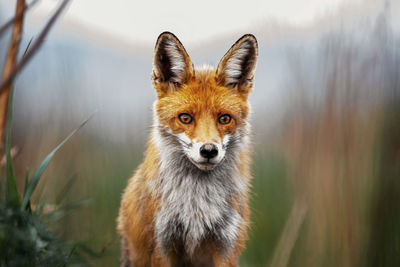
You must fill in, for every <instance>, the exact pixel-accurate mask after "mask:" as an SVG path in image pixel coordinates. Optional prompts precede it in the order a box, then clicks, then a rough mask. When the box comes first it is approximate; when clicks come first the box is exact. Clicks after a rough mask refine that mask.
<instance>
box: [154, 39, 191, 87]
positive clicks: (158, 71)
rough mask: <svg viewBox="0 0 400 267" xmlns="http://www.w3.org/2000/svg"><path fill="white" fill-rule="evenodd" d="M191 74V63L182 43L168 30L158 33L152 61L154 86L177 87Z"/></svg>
mask: <svg viewBox="0 0 400 267" xmlns="http://www.w3.org/2000/svg"><path fill="white" fill-rule="evenodd" d="M192 75H193V65H192V62H191V60H190V58H189V55H188V54H187V53H186V50H185V48H184V47H183V45H182V43H181V42H180V41H179V40H178V38H176V36H175V35H173V34H172V33H170V32H163V33H162V34H160V36H159V37H158V39H157V44H156V47H155V53H154V62H153V82H154V84H155V86H156V87H160V88H161V87H164V88H166V87H171V86H172V87H174V88H175V87H179V86H180V85H181V84H183V83H184V82H186V81H187V80H188V79H189V78H190V77H191V76H192ZM157 89H158V88H157Z"/></svg>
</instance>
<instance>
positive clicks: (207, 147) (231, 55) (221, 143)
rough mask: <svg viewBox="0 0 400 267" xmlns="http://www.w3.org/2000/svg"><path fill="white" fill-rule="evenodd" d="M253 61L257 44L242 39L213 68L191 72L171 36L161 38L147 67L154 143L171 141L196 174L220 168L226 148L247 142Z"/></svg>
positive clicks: (186, 57) (173, 37) (169, 34)
mask: <svg viewBox="0 0 400 267" xmlns="http://www.w3.org/2000/svg"><path fill="white" fill-rule="evenodd" d="M256 60H257V41H256V39H255V37H254V36H253V35H245V36H243V37H242V38H240V39H239V40H238V41H237V42H236V43H235V44H234V45H233V46H232V47H231V49H229V51H228V52H227V53H226V54H225V56H224V57H223V58H222V59H221V61H220V63H219V65H218V67H217V68H215V69H213V68H211V67H203V68H200V69H195V68H194V67H193V64H192V62H191V60H190V58H189V56H188V54H187V52H186V50H185V48H184V47H183V45H182V44H181V42H180V41H179V40H178V39H177V38H176V37H175V36H174V35H173V34H172V33H169V32H165V33H162V34H161V35H160V36H159V38H158V40H157V44H156V48H155V56H154V63H153V66H154V68H153V85H154V87H155V89H156V92H157V96H158V100H157V101H156V103H155V107H154V111H155V120H156V122H155V124H156V127H157V128H158V129H159V132H160V133H161V134H162V135H164V137H159V138H164V139H165V138H169V139H173V140H171V142H172V143H173V144H175V148H176V149H179V150H181V151H183V153H184V155H185V156H186V157H187V159H189V161H190V162H191V163H192V164H193V165H195V166H196V167H197V168H198V169H200V170H202V171H210V170H213V169H214V168H216V167H217V166H219V165H221V164H224V159H225V158H226V153H227V149H229V146H230V145H231V146H232V144H234V143H237V142H235V140H238V139H240V141H241V142H242V141H243V140H242V137H243V136H247V134H244V133H243V132H244V131H246V130H247V118H248V114H249V105H248V103H247V97H248V94H249V92H250V91H251V89H252V86H253V75H254V69H255V65H256ZM156 142H157V140H156ZM158 142H160V140H159V141H158ZM166 153H167V152H166Z"/></svg>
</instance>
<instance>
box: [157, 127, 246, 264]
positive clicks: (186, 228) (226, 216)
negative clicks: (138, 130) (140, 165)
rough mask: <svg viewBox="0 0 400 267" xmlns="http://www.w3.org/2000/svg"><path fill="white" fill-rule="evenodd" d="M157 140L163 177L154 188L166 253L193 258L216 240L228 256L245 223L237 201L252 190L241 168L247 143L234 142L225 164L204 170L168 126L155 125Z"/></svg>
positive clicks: (161, 242) (161, 241) (159, 240)
mask: <svg viewBox="0 0 400 267" xmlns="http://www.w3.org/2000/svg"><path fill="white" fill-rule="evenodd" d="M238 136H239V137H245V136H246V135H245V134H243V133H238ZM152 138H153V142H154V143H155V145H156V147H157V148H158V151H159V173H158V177H157V179H155V180H154V184H153V185H152V187H153V189H154V190H155V191H153V192H159V194H160V196H159V197H160V199H161V204H160V209H159V211H158V212H157V214H156V217H155V231H156V239H157V243H158V245H159V246H160V249H161V251H162V252H163V253H164V254H165V255H169V254H171V253H172V254H175V255H176V254H177V255H178V256H179V257H188V258H192V257H193V256H194V255H197V254H198V253H197V252H198V249H200V247H201V246H202V244H204V242H205V240H207V242H209V241H210V240H212V241H211V242H213V243H214V245H215V248H216V249H217V248H218V249H219V250H221V251H220V253H223V254H228V253H229V252H230V251H231V249H232V248H233V246H234V244H235V242H236V238H237V236H238V233H239V230H240V229H239V228H240V226H241V225H242V223H243V219H242V217H241V216H240V214H239V212H238V211H237V210H235V209H234V208H232V202H233V201H234V198H238V197H239V198H240V196H241V195H243V194H245V193H246V190H247V188H246V185H245V182H244V179H243V177H241V174H240V172H239V168H238V164H239V154H240V150H241V149H243V148H242V147H240V144H239V143H240V142H243V141H244V140H241V138H233V139H232V142H231V143H230V145H229V146H228V148H227V151H226V156H225V158H224V160H223V162H221V163H220V164H219V165H218V166H216V167H215V168H214V169H213V170H210V171H203V170H200V169H198V168H197V167H196V166H195V165H194V164H193V163H192V162H190V160H189V159H188V158H187V157H186V155H185V154H184V152H183V150H182V147H181V144H180V143H179V141H178V140H177V139H176V137H175V136H174V135H173V134H172V133H171V132H170V131H169V130H168V128H163V127H161V126H159V125H155V127H154V129H153V133H152ZM235 142H238V143H235ZM207 244H208V243H207Z"/></svg>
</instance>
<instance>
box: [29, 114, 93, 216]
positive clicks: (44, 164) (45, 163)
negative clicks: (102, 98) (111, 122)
mask: <svg viewBox="0 0 400 267" xmlns="http://www.w3.org/2000/svg"><path fill="white" fill-rule="evenodd" d="M93 115H94V113H93V114H92V115H90V116H89V118H87V119H86V120H85V121H84V122H82V123H81V125H79V127H78V128H76V129H75V130H73V131H72V132H71V133H70V134H69V135H68V136H67V137H66V138H65V139H64V140H63V141H62V142H61V143H60V144H59V145H58V146H57V147H56V148H55V149H54V150H53V151H51V152H50V154H48V155H47V157H46V158H45V159H44V160H43V161H42V162H41V163H40V165H39V167H38V168H37V169H36V171H35V172H34V173H33V175H32V178H31V179H30V180H29V183H28V185H27V187H26V192H25V194H24V197H23V200H22V204H21V210H25V209H26V207H27V205H28V202H29V200H30V199H31V197H32V194H33V192H34V191H35V189H36V186H37V185H38V183H39V181H40V178H41V177H42V174H43V173H44V171H45V170H46V168H47V166H48V165H49V163H50V161H51V159H52V158H53V157H54V155H55V153H56V152H57V151H58V150H59V149H60V148H61V147H62V146H63V145H64V144H65V143H66V142H67V141H68V140H69V139H70V138H71V137H72V136H73V135H74V134H75V133H76V132H77V131H78V130H79V129H80V128H82V127H83V126H84V125H85V124H86V123H87V122H88V121H89V120H90V119H91V118H92V116H93Z"/></svg>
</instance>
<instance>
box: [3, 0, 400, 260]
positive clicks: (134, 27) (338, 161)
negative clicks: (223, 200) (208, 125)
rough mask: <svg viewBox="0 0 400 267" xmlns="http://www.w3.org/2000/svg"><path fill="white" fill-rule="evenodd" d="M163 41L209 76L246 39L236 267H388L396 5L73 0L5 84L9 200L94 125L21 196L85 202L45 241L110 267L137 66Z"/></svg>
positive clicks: (399, 186)
mask: <svg viewBox="0 0 400 267" xmlns="http://www.w3.org/2000/svg"><path fill="white" fill-rule="evenodd" d="M58 4H59V1H55V0H42V1H40V2H39V3H38V4H37V5H36V6H35V7H34V8H33V9H32V10H31V11H30V12H29V13H28V15H27V17H26V21H25V25H24V26H25V28H24V37H23V40H22V45H21V47H22V48H21V50H22V51H21V52H23V50H24V49H23V48H24V47H26V45H27V44H28V42H29V40H30V39H31V38H35V35H36V34H37V33H38V32H39V31H40V29H41V28H42V27H43V25H44V24H45V23H46V21H47V20H48V18H49V16H50V14H51V12H52V11H53V10H54V9H55V8H56V7H57V5H58ZM14 9H15V0H1V1H0V25H1V24H2V23H4V22H5V21H7V20H8V19H9V18H11V17H12V16H13V15H14ZM165 30H168V31H171V32H173V33H175V34H176V35H177V36H178V38H179V39H180V40H181V41H182V43H183V44H184V46H185V47H186V50H187V51H188V53H189V55H190V56H191V58H192V60H193V62H194V64H195V65H200V64H203V63H207V64H212V65H217V64H218V62H219V60H220V59H221V57H222V56H223V55H224V53H225V52H226V51H227V50H228V49H229V48H230V46H231V45H232V44H233V43H234V42H235V41H236V40H237V39H238V38H239V37H241V36H242V35H243V34H245V33H253V34H254V35H255V36H256V37H257V38H258V42H259V49H260V51H259V61H258V66H257V70H256V77H255V89H254V91H253V93H252V95H251V97H250V102H251V104H252V115H251V124H252V126H253V140H254V148H255V149H254V154H253V166H252V171H253V175H254V180H253V183H252V185H253V189H252V199H251V209H252V224H251V230H250V233H249V240H248V242H247V248H246V250H245V252H244V253H243V255H242V257H241V259H240V263H241V266H400V1H398V0H346V1H345V0H342V1H341V0H323V1H322V0H303V1H290V0H280V1H272V0H264V1H262V0H248V1H237V0H235V1H211V0H203V1H197V2H189V1H183V0H173V1H172V0H171V1H159V2H155V1H147V2H146V1H142V2H138V1H128V0H114V1H106V0H96V1H89V0H79V1H78V0H75V1H72V2H71V4H70V5H69V8H68V9H67V10H66V12H65V13H64V15H63V17H62V18H60V20H59V21H58V22H57V25H56V27H55V29H54V30H53V31H52V32H51V34H50V35H49V36H48V37H47V38H46V40H45V43H44V46H43V48H42V49H41V50H40V51H39V53H38V55H37V56H36V57H35V58H34V59H33V61H32V62H31V63H30V64H29V65H28V67H27V68H26V69H25V70H24V71H23V72H22V73H21V74H20V75H19V77H18V79H17V82H16V95H15V105H14V114H15V118H14V125H13V144H14V145H16V146H18V147H19V148H20V153H19V154H18V156H17V157H16V158H15V160H14V163H15V169H16V174H17V177H20V180H19V181H18V185H19V187H20V188H22V187H23V177H24V173H25V172H26V171H29V170H31V171H32V170H34V169H35V168H36V166H37V165H38V164H39V162H41V160H42V159H43V158H44V157H45V156H46V155H47V154H48V153H49V152H50V151H51V150H52V148H54V147H55V146H56V145H57V144H58V143H59V142H60V141H61V140H62V139H63V138H64V137H65V136H66V135H67V134H68V133H69V132H71V130H73V129H74V128H76V126H78V125H79V124H80V122H81V121H83V120H84V119H85V118H86V117H88V116H89V115H90V114H91V113H93V112H94V111H97V112H96V114H95V116H94V117H93V118H92V119H91V120H90V121H89V123H88V124H87V125H86V126H85V127H84V128H83V129H82V130H81V131H80V132H79V133H78V134H77V135H76V136H74V137H73V138H72V140H71V141H70V142H68V143H67V144H66V145H65V146H64V147H63V148H62V149H61V150H60V152H59V153H58V154H56V156H55V158H54V161H53V162H52V163H51V164H50V166H49V168H48V170H47V171H46V173H45V177H44V179H43V180H42V181H41V183H40V185H39V187H40V188H39V191H38V192H37V193H36V195H35V202H36V203H46V205H49V206H51V205H56V204H57V205H58V204H59V203H60V199H59V197H60V195H61V196H62V202H63V203H73V202H75V201H80V200H87V199H88V200H90V204H89V205H87V206H85V207H83V208H80V209H78V210H73V211H72V212H71V213H70V214H69V215H68V216H66V217H64V218H63V219H62V220H60V221H59V222H58V223H57V224H55V225H54V226H53V227H54V229H55V231H56V232H57V233H59V234H60V236H62V238H63V239H65V240H74V241H82V242H84V243H85V244H86V245H88V246H89V247H90V248H92V249H93V250H95V251H97V252H98V253H99V254H100V257H98V258H96V257H95V258H90V259H88V261H89V262H90V263H91V264H92V265H93V266H118V264H119V238H118V235H117V233H116V230H115V225H116V224H115V221H116V216H117V213H118V208H119V202H120V197H121V193H122V190H123V188H124V187H125V185H126V182H127V179H128V178H129V177H130V176H131V175H132V173H133V171H134V170H135V168H136V167H137V165H138V164H139V163H140V162H141V160H142V156H143V151H144V149H145V144H146V140H147V136H148V134H149V132H150V126H151V114H152V111H151V108H152V103H153V102H154V100H155V99H156V96H155V91H154V89H153V88H152V86H151V80H150V77H151V71H152V56H153V55H152V53H153V48H154V44H155V41H156V38H157V36H158V35H159V34H160V33H161V32H162V31H165ZM8 34H9V35H10V33H8ZM9 35H8V36H6V37H5V38H1V39H0V63H1V64H0V66H3V61H4V58H5V54H6V51H7V47H8V42H9ZM65 188H70V189H69V190H64V189H65Z"/></svg>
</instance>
